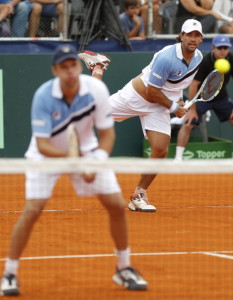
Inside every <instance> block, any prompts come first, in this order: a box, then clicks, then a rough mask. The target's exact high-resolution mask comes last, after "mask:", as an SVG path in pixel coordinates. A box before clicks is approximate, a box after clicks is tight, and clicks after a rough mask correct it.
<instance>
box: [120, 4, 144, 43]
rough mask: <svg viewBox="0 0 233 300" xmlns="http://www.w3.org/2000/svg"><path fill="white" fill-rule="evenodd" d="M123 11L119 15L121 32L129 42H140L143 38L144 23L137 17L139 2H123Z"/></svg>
mask: <svg viewBox="0 0 233 300" xmlns="http://www.w3.org/2000/svg"><path fill="white" fill-rule="evenodd" d="M124 8H125V11H124V12H123V13H121V14H120V21H121V24H122V26H123V30H124V31H125V32H126V34H127V36H128V38H129V39H130V40H136V39H137V40H141V39H144V38H145V33H144V22H143V19H142V17H140V16H139V12H140V1H139V0H124Z"/></svg>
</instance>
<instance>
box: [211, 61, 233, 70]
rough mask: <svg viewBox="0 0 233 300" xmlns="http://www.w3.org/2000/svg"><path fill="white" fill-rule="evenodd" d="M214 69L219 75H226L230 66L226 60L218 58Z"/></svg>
mask: <svg viewBox="0 0 233 300" xmlns="http://www.w3.org/2000/svg"><path fill="white" fill-rule="evenodd" d="M214 68H215V69H216V70H218V71H219V72H220V73H227V72H228V71H229V70H230V68H231V65H230V63H229V61H228V60H227V59H225V58H219V59H217V60H216V61H215V63H214Z"/></svg>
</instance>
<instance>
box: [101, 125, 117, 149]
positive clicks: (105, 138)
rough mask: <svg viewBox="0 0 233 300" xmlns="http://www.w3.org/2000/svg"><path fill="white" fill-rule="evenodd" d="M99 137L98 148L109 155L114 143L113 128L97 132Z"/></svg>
mask: <svg viewBox="0 0 233 300" xmlns="http://www.w3.org/2000/svg"><path fill="white" fill-rule="evenodd" d="M98 135H99V146H98V148H100V149H103V150H104V151H106V152H107V153H108V154H109V155H110V154H111V152H112V149H113V146H114V143H115V130H114V128H108V129H104V130H98Z"/></svg>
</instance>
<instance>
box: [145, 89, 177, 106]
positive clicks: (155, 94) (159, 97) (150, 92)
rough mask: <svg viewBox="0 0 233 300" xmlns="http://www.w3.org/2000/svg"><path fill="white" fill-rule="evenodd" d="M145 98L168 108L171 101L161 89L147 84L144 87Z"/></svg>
mask: <svg viewBox="0 0 233 300" xmlns="http://www.w3.org/2000/svg"><path fill="white" fill-rule="evenodd" d="M146 95H147V100H148V101H149V102H151V103H159V104H160V105H162V106H165V107H166V108H170V107H171V105H172V101H171V100H169V99H168V98H167V97H166V96H165V95H164V94H163V93H162V92H161V89H159V88H155V87H152V86H151V85H148V87H147V89H146Z"/></svg>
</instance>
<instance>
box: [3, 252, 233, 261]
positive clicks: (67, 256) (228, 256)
mask: <svg viewBox="0 0 233 300" xmlns="http://www.w3.org/2000/svg"><path fill="white" fill-rule="evenodd" d="M220 253H228V254H230V253H233V250H226V251H191V252H185V251H183V252H152V253H131V256H157V255H161V256H162V255H187V254H205V255H213V256H220V257H222V258H228V259H229V258H230V259H233V256H231V255H226V254H220ZM112 256H115V254H86V255H85V254H82V255H56V256H34V257H21V258H20V260H42V259H65V258H95V257H112ZM224 256H226V257H224ZM0 261H5V258H0Z"/></svg>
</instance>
